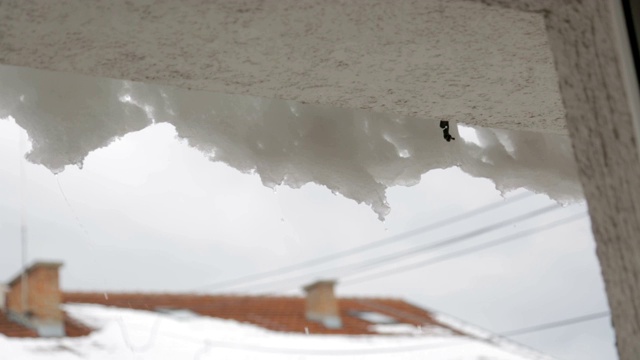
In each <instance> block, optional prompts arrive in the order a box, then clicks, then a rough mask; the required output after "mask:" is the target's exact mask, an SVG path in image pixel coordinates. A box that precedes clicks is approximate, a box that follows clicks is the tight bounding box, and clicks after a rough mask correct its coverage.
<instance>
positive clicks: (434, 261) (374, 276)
mask: <svg viewBox="0 0 640 360" xmlns="http://www.w3.org/2000/svg"><path fill="white" fill-rule="evenodd" d="M584 217H585V214H584V213H581V214H577V215H573V216H570V217H567V218H564V219H562V220H558V221H554V222H552V223H549V224H547V225H543V226H539V227H536V228H533V229H529V230H524V231H521V232H518V233H515V234H511V235H508V236H504V237H502V238H499V239H497V240H493V241H489V242H486V243H483V244H480V245H477V246H472V247H468V248H466V249H462V250H459V251H454V252H451V253H449V254H445V255H441V256H436V257H434V258H430V259H427V260H424V261H420V262H416V263H412V264H408V265H405V266H401V267H396V268H393V269H390V270H385V271H380V272H377V273H373V274H370V275H365V276H361V277H359V278H355V279H353V280H347V281H344V282H341V284H342V285H343V286H344V285H353V284H357V283H361V282H365V281H370V280H374V279H379V278H381V277H386V276H389V275H393V274H397V273H400V272H405V271H410V270H414V269H418V268H422V267H426V266H430V265H434V264H437V263H440V262H444V261H447V260H451V259H455V258H457V257H461V256H464V255H468V254H471V253H475V252H478V251H481V250H485V249H488V248H491V247H494V246H498V245H502V244H504V243H507V242H511V241H514V240H518V239H520V238H522V237H525V236H529V235H533V234H536V233H539V232H542V231H546V230H550V229H552V228H554V227H558V226H561V225H565V224H568V223H570V222H572V221H576V220H578V219H582V218H584Z"/></svg>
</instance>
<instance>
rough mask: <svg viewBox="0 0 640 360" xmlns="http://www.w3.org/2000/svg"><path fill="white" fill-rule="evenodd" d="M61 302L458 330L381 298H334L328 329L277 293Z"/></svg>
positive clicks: (298, 328)
mask: <svg viewBox="0 0 640 360" xmlns="http://www.w3.org/2000/svg"><path fill="white" fill-rule="evenodd" d="M63 302H65V303H89V304H101V305H108V306H116V307H123V308H131V309H138V310H151V311H153V310H155V309H157V308H175V309H188V310H191V311H193V312H195V313H198V314H200V315H205V316H211V317H215V318H221V319H229V320H236V321H240V322H244V323H249V324H254V325H258V326H261V327H263V328H266V329H269V330H274V331H283V332H298V333H304V332H305V331H306V330H305V329H308V331H309V333H311V334H349V335H367V334H378V333H376V332H374V331H372V329H371V328H370V326H371V325H372V324H371V323H370V322H367V321H365V320H363V319H360V318H358V317H356V316H354V313H355V312H376V313H380V314H384V315H387V316H390V317H392V318H395V319H397V320H398V322H400V323H405V324H412V325H416V326H417V325H419V326H422V327H429V326H433V327H440V328H445V329H448V330H451V331H452V332H453V333H457V334H461V333H460V332H458V331H456V330H454V329H452V328H450V327H449V326H447V325H445V324H442V323H440V322H438V321H437V320H435V318H434V317H433V315H432V314H431V313H430V312H429V311H427V310H424V309H421V308H419V307H416V306H413V305H411V304H409V303H407V302H405V301H402V300H397V299H382V298H341V299H338V306H339V309H340V316H341V318H342V324H343V326H342V328H340V329H328V328H326V327H324V326H323V325H322V324H319V323H316V322H313V321H309V320H307V319H306V317H305V299H304V298H301V297H276V296H214V295H189V294H145V293H117V294H114V293H109V294H108V296H105V295H104V293H77V292H76V293H73V292H66V293H63Z"/></svg>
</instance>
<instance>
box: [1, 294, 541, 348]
mask: <svg viewBox="0 0 640 360" xmlns="http://www.w3.org/2000/svg"><path fill="white" fill-rule="evenodd" d="M64 308H65V311H67V312H68V313H69V314H71V316H73V317H74V318H75V319H77V320H80V321H82V322H85V323H87V324H89V325H91V326H92V327H94V328H96V329H97V330H96V331H94V332H93V333H92V334H91V335H89V336H86V337H80V338H62V339H12V338H7V337H4V336H2V335H0V348H1V349H2V353H3V356H4V358H6V359H25V360H27V359H56V360H67V359H77V358H78V357H81V358H88V359H154V360H163V359H183V358H189V359H191V358H193V359H200V360H203V359H213V358H216V359H258V360H267V359H279V360H280V359H285V360H286V359H301V358H307V356H309V357H310V358H313V359H325V358H326V359H328V358H331V359H335V358H336V357H338V358H340V357H342V358H349V359H388V358H389V357H390V356H393V358H394V359H406V360H410V359H425V358H426V357H428V358H429V359H431V360H453V359H456V360H480V359H482V360H532V359H551V358H548V357H545V356H543V355H540V354H537V353H533V352H526V351H522V350H516V349H509V348H505V347H502V346H500V345H496V344H493V343H490V342H487V341H484V340H480V339H476V338H472V337H469V336H461V335H459V334H454V333H446V334H445V333H439V334H433V333H424V334H422V333H415V334H412V335H403V336H359V337H353V336H344V335H326V336H311V335H312V334H310V335H307V334H291V333H280V332H273V331H269V330H265V329H263V328H260V327H257V326H253V325H248V324H242V323H239V322H237V321H232V320H223V319H215V318H210V317H195V318H186V319H185V318H175V317H172V316H171V315H170V314H166V313H158V312H149V311H140V310H132V309H122V308H117V307H106V306H103V305H88V304H72V305H70V304H67V305H65V306H64Z"/></svg>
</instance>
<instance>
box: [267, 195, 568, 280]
mask: <svg viewBox="0 0 640 360" xmlns="http://www.w3.org/2000/svg"><path fill="white" fill-rule="evenodd" d="M558 209H561V207H560V206H558V205H555V204H553V205H549V206H546V207H543V208H540V209H537V210H534V211H531V212H528V213H525V214H523V215H519V216H516V217H513V218H511V219H507V220H504V221H500V222H497V223H494V224H492V225H489V226H485V227H483V228H480V229H476V230H473V231H470V232H467V233H465V234H462V235H458V236H454V237H451V238H448V239H446V240H443V241H439V242H436V243H432V244H428V245H423V246H417V247H413V248H409V249H405V250H402V251H398V252H395V253H393V254H390V255H384V256H379V257H376V258H373V259H369V260H365V261H361V262H358V263H352V264H347V265H343V266H339V267H334V268H330V269H326V270H324V271H323V272H322V273H316V274H301V275H296V276H293V277H289V278H285V279H280V280H275V281H272V282H267V283H260V284H257V286H261V287H264V286H267V287H270V286H272V285H274V284H281V283H290V282H294V281H296V282H297V281H300V280H305V279H307V278H309V276H320V275H322V274H323V273H326V272H327V271H331V272H347V273H348V274H354V273H359V272H362V271H364V270H366V269H369V268H371V267H375V266H379V265H380V264H384V263H388V262H391V261H395V260H398V259H403V258H407V257H413V256H416V255H420V254H422V253H424V252H428V251H431V250H433V249H436V248H441V247H447V246H451V245H454V244H456V243H459V242H463V241H467V240H469V239H472V238H474V237H477V236H479V235H482V234H485V233H488V232H491V231H494V230H497V229H500V228H503V227H506V226H509V225H512V224H515V223H518V222H521V221H524V220H528V219H531V218H533V217H536V216H540V215H543V214H546V213H548V212H551V211H554V210H558ZM342 276H345V275H342Z"/></svg>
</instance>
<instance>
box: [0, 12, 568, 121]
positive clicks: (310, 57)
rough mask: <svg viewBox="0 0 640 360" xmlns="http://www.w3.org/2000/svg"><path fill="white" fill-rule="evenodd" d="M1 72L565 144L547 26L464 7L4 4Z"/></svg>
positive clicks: (526, 16) (529, 16) (528, 17)
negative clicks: (117, 82) (267, 101)
mask: <svg viewBox="0 0 640 360" xmlns="http://www.w3.org/2000/svg"><path fill="white" fill-rule="evenodd" d="M514 24H517V25H515V26H514ZM0 64H8V65H17V66H25V67H33V68H38V69H46V70H54V71H62V72H73V73H81V74H85V75H95V76H103V77H110V78H116V79H127V80H138V81H143V82H152V83H159V84H166V85H174V86H177V87H181V88H186V89H199V90H208V91H213V92H221V93H228V94H245V95H253V96H260V97H266V98H278V99H286V100H294V101H299V102H302V103H314V104H325V105H332V106H337V107H346V108H357V109H370V110H373V111H377V112H385V113H395V114H398V115H409V116H414V117H419V118H425V119H435V120H443V119H444V120H453V121H457V122H461V123H468V124H472V125H480V126H489V127H498V128H508V129H522V128H527V129H531V130H538V131H546V132H555V133H564V132H565V131H566V130H565V125H564V111H563V108H562V104H561V100H560V96H559V92H558V85H557V78H556V76H555V71H554V68H553V62H552V56H551V52H550V50H549V46H548V42H547V36H546V32H545V29H544V21H543V17H542V16H541V15H540V14H535V13H525V12H521V11H515V10H510V9H504V8H500V7H491V6H487V5H484V4H479V3H473V2H460V1H444V0H431V1H425V0H402V1H387V0H366V1H365V0H350V1H340V0H332V1H300V0H270V1H237V0H227V1H204V0H192V1H182V2H177V1H172V0H161V1H154V2H151V1H144V0H138V1H117V2H114V1H109V0H102V1H85V0H60V1H55V2H53V1H51V2H49V1H36V0H32V1H26V0H16V1H10V0H5V1H2V2H0Z"/></svg>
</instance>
